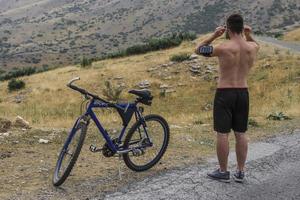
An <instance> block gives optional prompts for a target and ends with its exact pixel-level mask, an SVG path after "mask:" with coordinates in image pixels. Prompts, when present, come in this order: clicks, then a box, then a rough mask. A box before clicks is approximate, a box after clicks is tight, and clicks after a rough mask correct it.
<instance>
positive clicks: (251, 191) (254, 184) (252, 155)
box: [95, 129, 300, 200]
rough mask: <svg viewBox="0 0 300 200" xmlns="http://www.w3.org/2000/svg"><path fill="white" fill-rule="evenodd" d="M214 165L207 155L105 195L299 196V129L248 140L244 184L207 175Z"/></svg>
mask: <svg viewBox="0 0 300 200" xmlns="http://www.w3.org/2000/svg"><path fill="white" fill-rule="evenodd" d="M234 163H235V161H234V153H231V156H230V166H231V169H234ZM215 165H216V160H214V159H210V160H208V162H207V164H205V165H202V166H191V167H189V168H186V169H182V170H173V171H170V172H167V173H165V174H162V175H158V176H154V177H149V178H147V179H145V180H143V181H141V182H139V183H134V184H131V185H129V186H126V187H124V188H122V189H121V190H120V191H119V192H117V193H112V194H108V195H106V197H105V199H112V200H123V199H126V200H131V199H134V200H135V199H136V200H141V199H145V200H147V199H149V200H150V199H151V200H156V199H204V200H206V199H207V200H213V199H218V200H219V199H222V200H223V199H224V200H227V199H243V200H248V199H257V200H268V199H270V200H279V199H282V200H296V199H300V167H299V166H300V129H297V130H295V131H294V132H293V133H292V134H285V135H282V136H279V137H275V138H271V139H268V140H266V141H264V142H259V143H255V144H251V145H250V147H249V158H248V161H247V174H246V176H247V180H246V182H245V183H244V184H239V183H235V182H234V181H231V183H220V182H217V181H213V180H210V179H208V178H207V177H206V173H207V172H209V171H211V170H213V169H214V168H215ZM95 199H98V198H95Z"/></svg>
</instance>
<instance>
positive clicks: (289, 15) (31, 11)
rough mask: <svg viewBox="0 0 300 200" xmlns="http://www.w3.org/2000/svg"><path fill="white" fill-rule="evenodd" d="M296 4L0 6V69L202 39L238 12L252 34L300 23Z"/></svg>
mask: <svg viewBox="0 0 300 200" xmlns="http://www.w3.org/2000/svg"><path fill="white" fill-rule="evenodd" d="M297 2H298V1H297V0H288V1H284V0H259V1H246V0H242V1H233V0H226V1H224V0H214V1H209V0H193V1H188V0H184V1H182V0H161V1H157V0H122V1H120V0H84V1H81V0H42V1H38V0H11V1H7V0H0V58H1V59H0V60H1V62H0V68H1V69H5V70H9V69H12V68H13V67H28V66H36V67H47V66H50V67H52V66H64V65H67V64H72V63H76V62H78V61H79V60H80V59H81V58H82V56H87V57H100V56H101V55H103V54H105V53H108V52H112V51H116V50H118V49H123V48H125V47H127V46H130V45H132V44H135V43H141V42H144V41H145V40H147V39H149V38H151V37H158V36H163V35H167V34H170V33H171V32H180V31H183V30H184V31H194V32H196V33H205V32H208V31H211V30H213V29H214V28H215V26H217V25H221V24H224V20H225V18H226V16H228V14H230V13H232V12H237V11H239V10H240V11H241V13H242V14H244V15H245V19H246V22H247V23H248V24H250V25H252V26H253V28H254V30H255V31H257V32H278V31H281V28H283V27H289V26H291V27H292V26H294V25H297V23H298V22H299V20H300V18H299V17H300V13H299V10H300V9H299V6H300V5H299V4H298V3H297Z"/></svg>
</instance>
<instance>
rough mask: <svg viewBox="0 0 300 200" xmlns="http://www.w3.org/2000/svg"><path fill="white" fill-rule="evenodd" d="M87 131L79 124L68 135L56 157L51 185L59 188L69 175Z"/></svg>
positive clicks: (85, 127)
mask: <svg viewBox="0 0 300 200" xmlns="http://www.w3.org/2000/svg"><path fill="white" fill-rule="evenodd" d="M86 131H87V125H86V124H85V123H83V122H79V123H78V124H77V125H76V127H75V128H74V129H73V131H72V132H71V133H70V134H69V136H68V137H67V139H66V142H65V144H64V146H63V148H62V150H61V152H60V154H59V156H58V160H57V163H56V167H55V170H54V175H53V185H54V186H60V185H61V184H63V183H64V182H65V180H66V179H67V177H68V176H69V175H70V173H71V171H72V169H73V166H74V165H75V163H76V161H77V158H78V156H79V154H80V151H81V148H82V145H83V142H84V139H85V136H86Z"/></svg>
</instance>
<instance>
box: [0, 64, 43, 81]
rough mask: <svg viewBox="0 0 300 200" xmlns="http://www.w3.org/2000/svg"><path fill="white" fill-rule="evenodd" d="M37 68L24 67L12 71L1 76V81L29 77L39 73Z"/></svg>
mask: <svg viewBox="0 0 300 200" xmlns="http://www.w3.org/2000/svg"><path fill="white" fill-rule="evenodd" d="M36 69H37V68H35V67H24V68H20V69H18V68H14V69H13V70H12V71H9V72H7V73H5V74H3V75H1V76H0V80H1V81H3V80H9V79H12V78H18V77H20V76H29V75H31V74H34V73H36V72H37V70H36Z"/></svg>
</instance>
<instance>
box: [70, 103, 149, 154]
mask: <svg viewBox="0 0 300 200" xmlns="http://www.w3.org/2000/svg"><path fill="white" fill-rule="evenodd" d="M93 108H115V109H117V108H119V109H123V110H125V111H126V110H127V109H129V108H130V109H133V110H134V114H135V117H136V120H144V118H143V116H142V113H141V112H140V111H139V110H138V107H137V105H136V103H117V104H113V106H112V105H111V104H110V103H104V102H101V101H99V100H97V99H91V100H90V103H89V105H88V107H87V109H86V112H85V113H84V114H83V115H82V116H80V117H79V118H78V119H77V120H76V122H75V124H74V126H73V128H72V131H71V133H70V136H71V135H73V134H75V132H76V126H77V124H78V123H79V122H80V121H82V120H83V121H84V122H85V123H86V124H87V125H88V124H89V121H90V119H92V120H93V121H94V123H95V124H96V126H97V128H98V130H99V132H100V133H101V134H102V136H103V137H104V139H105V141H106V143H107V144H108V146H109V148H110V149H111V150H112V151H113V152H114V153H127V152H129V151H130V149H124V148H123V147H122V146H119V145H120V144H121V141H122V138H123V136H124V134H125V131H126V128H127V127H128V124H125V125H124V124H123V128H122V130H121V133H120V135H119V137H118V140H117V143H116V144H115V143H114V142H113V141H112V139H111V137H110V136H109V134H108V133H107V131H106V130H105V129H104V127H103V126H102V125H101V123H100V121H99V120H98V118H97V116H96V114H95V113H94V111H93ZM143 129H144V131H145V135H146V137H147V138H149V136H148V133H147V128H146V123H143ZM69 138H71V137H69Z"/></svg>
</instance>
